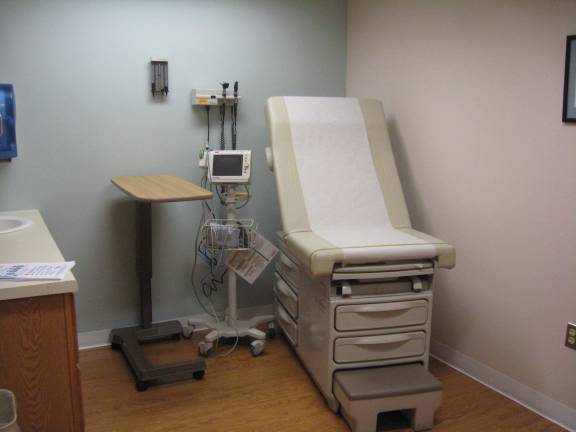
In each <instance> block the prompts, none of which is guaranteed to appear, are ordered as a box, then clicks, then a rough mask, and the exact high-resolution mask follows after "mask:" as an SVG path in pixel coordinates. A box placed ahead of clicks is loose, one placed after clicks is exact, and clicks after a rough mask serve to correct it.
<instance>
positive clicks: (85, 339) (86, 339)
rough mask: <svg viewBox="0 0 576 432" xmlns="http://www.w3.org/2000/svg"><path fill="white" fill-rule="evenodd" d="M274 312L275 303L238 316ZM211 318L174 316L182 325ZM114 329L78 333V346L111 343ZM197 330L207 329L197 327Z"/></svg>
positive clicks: (251, 309)
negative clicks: (111, 332)
mask: <svg viewBox="0 0 576 432" xmlns="http://www.w3.org/2000/svg"><path fill="white" fill-rule="evenodd" d="M273 313H274V305H272V304H268V305H262V306H251V307H247V308H241V309H239V310H238V318H242V319H244V318H248V317H251V316H256V315H269V314H273ZM208 318H210V316H209V315H208V314H198V315H191V316H187V317H180V318H173V319H177V320H179V321H180V322H181V323H182V325H184V326H185V325H188V320H194V321H204V320H207V319H208ZM111 330H112V329H103V330H94V331H88V332H82V333H78V346H79V348H80V350H86V349H91V348H99V347H104V346H109V345H110V340H109V337H110V331H111ZM197 330H206V329H205V328H197Z"/></svg>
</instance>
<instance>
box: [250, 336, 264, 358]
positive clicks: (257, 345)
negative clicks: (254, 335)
mask: <svg viewBox="0 0 576 432" xmlns="http://www.w3.org/2000/svg"><path fill="white" fill-rule="evenodd" d="M250 351H251V352H252V355H253V356H254V357H256V356H259V355H260V354H262V352H263V351H264V341H262V340H254V341H252V342H251V343H250Z"/></svg>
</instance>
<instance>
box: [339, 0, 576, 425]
mask: <svg viewBox="0 0 576 432" xmlns="http://www.w3.org/2000/svg"><path fill="white" fill-rule="evenodd" d="M574 33H576V2H573V1H568V0H553V1H539V0H530V1H528V0H504V1H503V0H486V1H456V0H442V1H426V0H410V1H406V0H386V1H376V0H374V1H370V0H354V1H350V2H349V8H348V81H347V93H348V94H349V95H353V96H373V97H377V98H380V99H381V100H382V101H383V103H384V108H385V110H386V112H387V115H388V122H389V126H390V131H391V134H392V142H393V145H394V149H395V151H396V158H397V159H398V162H399V169H400V172H401V177H402V181H403V186H404V189H405V193H406V195H407V199H408V202H409V207H410V210H411V214H412V217H413V222H414V225H415V226H416V227H417V228H419V229H422V230H423V231H427V232H430V233H431V234H433V235H435V236H438V237H440V238H443V239H445V240H447V241H449V242H451V243H453V244H454V245H455V246H456V249H457V266H456V269H455V270H453V271H443V272H442V274H441V276H440V277H439V279H438V285H437V290H436V303H435V321H434V332H433V338H434V339H435V340H436V342H438V343H440V344H443V345H445V346H447V347H449V348H451V349H453V350H456V351H458V352H460V353H463V354H465V355H466V356H468V357H469V358H472V359H474V360H475V361H477V362H479V364H482V365H485V366H487V367H488V368H492V369H494V370H496V371H499V372H501V373H503V374H505V375H506V376H508V377H510V378H512V379H514V380H517V381H519V382H521V383H523V384H524V385H526V386H527V387H528V388H530V389H534V390H536V391H537V392H539V393H540V394H542V395H545V396H548V397H550V398H552V399H554V400H555V401H559V402H560V403H562V404H565V405H566V406H568V407H570V408H572V409H576V352H574V351H572V350H569V349H567V348H565V347H564V346H563V338H564V334H565V328H566V323H567V322H568V321H570V320H571V321H574V320H576V128H575V127H574V126H567V125H564V124H562V122H561V107H562V89H563V76H564V69H563V68H564V51H565V46H566V45H565V38H566V36H567V35H568V34H574ZM572 412H573V413H576V411H572ZM572 421H573V423H572V426H573V427H575V428H576V418H575V419H573V420H572Z"/></svg>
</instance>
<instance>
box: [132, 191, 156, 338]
mask: <svg viewBox="0 0 576 432" xmlns="http://www.w3.org/2000/svg"><path fill="white" fill-rule="evenodd" d="M136 205H137V211H138V215H137V218H138V220H137V229H136V263H137V272H138V282H139V285H140V325H141V326H142V327H144V328H149V327H150V326H151V325H152V205H151V204H150V203H149V202H141V201H137V202H136Z"/></svg>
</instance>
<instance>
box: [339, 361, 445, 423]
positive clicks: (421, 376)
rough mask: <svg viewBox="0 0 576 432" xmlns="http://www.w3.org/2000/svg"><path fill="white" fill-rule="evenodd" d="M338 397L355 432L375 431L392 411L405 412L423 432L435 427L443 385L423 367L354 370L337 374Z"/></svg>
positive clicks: (345, 416) (409, 365)
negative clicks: (385, 415) (384, 416)
mask: <svg viewBox="0 0 576 432" xmlns="http://www.w3.org/2000/svg"><path fill="white" fill-rule="evenodd" d="M334 396H336V399H338V402H340V411H341V413H342V415H343V416H344V418H345V419H346V421H347V422H348V424H349V425H350V427H351V428H352V431H353V432H375V431H376V426H377V421H378V414H379V413H381V412H388V411H403V412H404V413H406V414H408V417H409V420H410V422H411V424H412V428H413V429H414V430H415V431H423V430H428V429H432V426H433V425H434V413H435V412H436V410H437V409H438V407H439V406H440V402H441V400H442V384H441V383H440V381H438V380H437V379H436V378H434V377H433V376H432V375H431V374H430V373H429V372H428V371H427V370H426V369H425V368H424V367H423V366H422V365H420V364H407V365H398V366H386V367H378V368H369V369H353V370H344V371H338V372H336V373H334Z"/></svg>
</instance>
